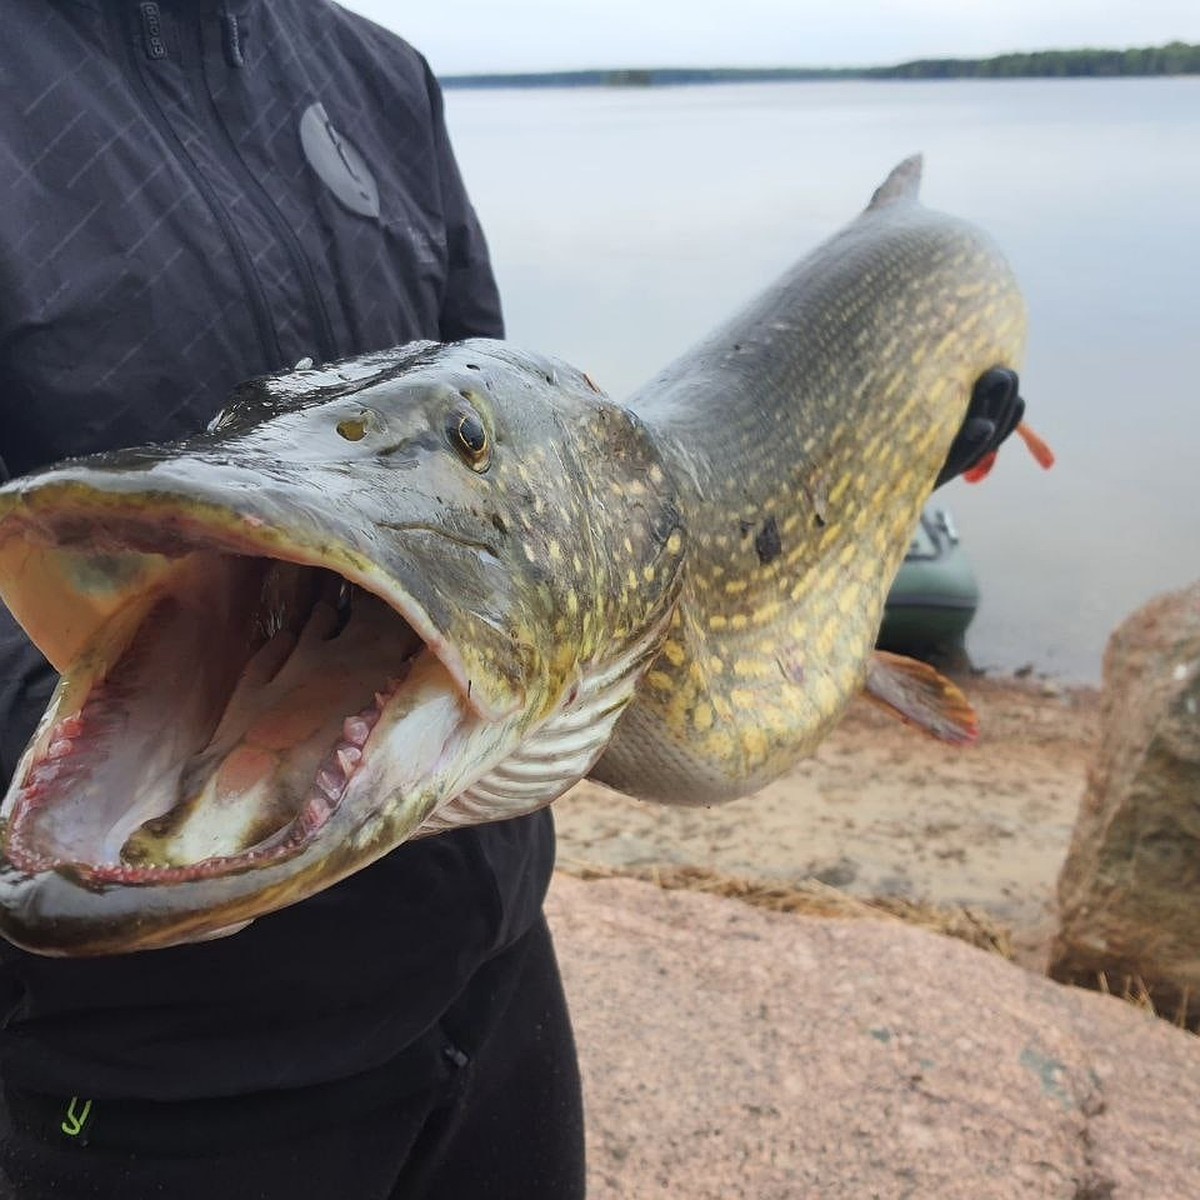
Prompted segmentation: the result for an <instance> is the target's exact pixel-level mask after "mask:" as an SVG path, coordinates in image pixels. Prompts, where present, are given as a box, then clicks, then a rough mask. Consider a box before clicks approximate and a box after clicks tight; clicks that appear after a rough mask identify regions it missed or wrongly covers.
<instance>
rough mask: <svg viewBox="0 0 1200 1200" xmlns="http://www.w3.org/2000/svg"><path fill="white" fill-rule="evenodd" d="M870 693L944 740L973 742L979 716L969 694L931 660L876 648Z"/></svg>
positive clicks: (869, 670) (869, 672) (896, 713)
mask: <svg viewBox="0 0 1200 1200" xmlns="http://www.w3.org/2000/svg"><path fill="white" fill-rule="evenodd" d="M866 693H867V696H868V697H869V698H870V699H871V700H873V701H874V702H875V703H876V704H879V705H881V706H882V707H883V708H885V709H887V711H888V712H890V713H891V714H892V715H893V716H897V717H899V718H900V719H901V720H902V721H905V722H907V723H908V724H910V725H916V726H918V727H919V728H921V729H923V730H925V732H926V733H929V734H932V735H933V736H934V737H935V738H940V739H941V740H942V741H943V742H959V743H964V742H973V741H974V740H975V739H976V738H977V737H978V736H979V718H978V717H977V716H976V715H975V710H974V709H973V708H972V707H971V704H970V702H969V701H968V700H967V698H966V696H964V695H963V694H962V692H960V691H959V689H958V688H957V687H955V685H954V684H953V683H951V682H950V680H949V679H947V678H946V677H945V676H944V675H942V674H940V673H939V672H938V671H935V670H934V669H933V667H931V666H930V665H929V664H928V663H923V662H918V661H917V660H916V659H915V658H905V657H904V656H903V655H900V654H889V653H888V652H887V651H886V650H876V651H875V652H874V654H873V655H872V656H871V658H870V660H869V662H868V664H867V683H866Z"/></svg>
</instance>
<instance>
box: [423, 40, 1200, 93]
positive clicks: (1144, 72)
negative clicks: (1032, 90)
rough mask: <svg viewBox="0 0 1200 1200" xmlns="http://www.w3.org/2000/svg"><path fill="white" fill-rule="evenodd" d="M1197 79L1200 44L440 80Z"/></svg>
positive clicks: (617, 83)
mask: <svg viewBox="0 0 1200 1200" xmlns="http://www.w3.org/2000/svg"><path fill="white" fill-rule="evenodd" d="M1197 75H1200V44H1196V45H1192V44H1189V43H1187V42H1179V41H1176V42H1170V43H1167V44H1166V45H1163V46H1144V47H1136V48H1132V49H1125V50H1110V49H1094V48H1085V49H1078V50H1036V51H1031V52H1021V53H1012V54H998V55H993V56H992V57H990V58H923V59H913V60H911V61H908V62H903V63H896V64H892V65H890V66H875V67H861V66H860V67H605V68H589V69H583V70H564V71H518V72H473V73H466V74H447V75H443V76H441V77H440V79H439V82H440V83H441V85H442V87H444V88H457V89H466V90H469V89H478V90H485V89H504V88H579V87H582V88H596V87H600V88H651V87H681V86H707V85H720V84H732V83H830V82H839V81H846V80H850V81H855V82H896V81H898V80H899V81H931V80H950V79H955V80H961V79H990V80H996V79H1151V78H1170V79H1177V78H1181V77H1186V76H1197Z"/></svg>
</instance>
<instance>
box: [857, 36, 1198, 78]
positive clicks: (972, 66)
mask: <svg viewBox="0 0 1200 1200" xmlns="http://www.w3.org/2000/svg"><path fill="white" fill-rule="evenodd" d="M863 74H864V75H865V76H866V77H867V78H876V79H1015V78H1030V77H1036V78H1055V79H1067V78H1078V77H1082V76H1091V75H1097V76H1115V75H1197V74H1200V46H1193V45H1189V44H1188V43H1186V42H1171V43H1170V44H1168V45H1166V46H1145V47H1141V48H1139V49H1133V50H1037V51H1034V52H1032V53H1029V54H1000V55H997V56H996V57H995V58H923V59H917V60H916V61H915V62H906V63H900V64H899V65H898V66H894V67H875V68H871V69H868V70H866V71H864V72H863Z"/></svg>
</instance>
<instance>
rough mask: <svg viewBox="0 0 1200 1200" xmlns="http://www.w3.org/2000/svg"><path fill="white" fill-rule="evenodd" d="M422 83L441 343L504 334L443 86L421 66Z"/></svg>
mask: <svg viewBox="0 0 1200 1200" xmlns="http://www.w3.org/2000/svg"><path fill="white" fill-rule="evenodd" d="M425 86H426V87H427V88H428V91H429V108H430V113H431V114H432V119H433V136H434V143H435V146H436V148H437V170H438V176H439V178H440V181H441V190H442V212H443V214H444V217H445V222H446V247H447V252H448V255H447V258H448V261H447V269H446V288H445V292H444V294H443V296H442V310H441V314H440V318H439V324H440V331H439V332H440V336H441V339H442V341H444V342H456V341H459V340H460V339H462V338H468V337H494V338H502V337H503V336H504V317H503V314H502V312H501V309H500V293H499V290H498V289H497V287H496V279H495V276H494V275H493V274H492V264H491V261H490V259H489V258H488V248H487V242H486V240H485V239H484V236H483V230H482V228H481V227H480V225H479V218H478V217H476V215H475V210H474V209H473V208H472V207H471V202H470V200H469V199H468V198H467V192H466V188H465V187H464V186H463V181H462V175H461V174H460V173H459V170H458V163H457V162H456V161H455V158H454V151H453V150H452V149H451V146H450V136H449V134H448V133H447V132H446V122H445V115H444V112H443V106H442V90H441V88H440V87H439V86H438V82H437V80H436V79H435V78H434V77H433V72H432V71H431V70H430V69H429V65H428V64H427V63H426V64H425Z"/></svg>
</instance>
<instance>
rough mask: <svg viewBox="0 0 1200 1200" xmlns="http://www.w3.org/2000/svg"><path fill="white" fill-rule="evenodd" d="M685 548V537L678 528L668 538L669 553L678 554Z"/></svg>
mask: <svg viewBox="0 0 1200 1200" xmlns="http://www.w3.org/2000/svg"><path fill="white" fill-rule="evenodd" d="M682 549H683V538H682V537H681V536H680V533H679V530H678V529H676V530H675V531H674V532H673V533H672V534H671V536H670V537H669V538H667V553H668V554H678V553H679V552H680V550H682Z"/></svg>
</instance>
